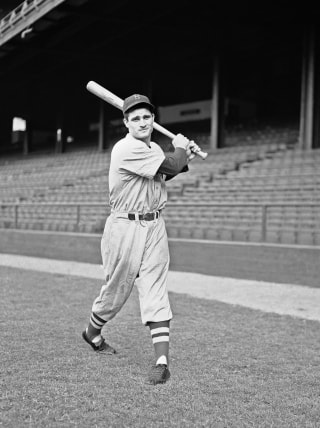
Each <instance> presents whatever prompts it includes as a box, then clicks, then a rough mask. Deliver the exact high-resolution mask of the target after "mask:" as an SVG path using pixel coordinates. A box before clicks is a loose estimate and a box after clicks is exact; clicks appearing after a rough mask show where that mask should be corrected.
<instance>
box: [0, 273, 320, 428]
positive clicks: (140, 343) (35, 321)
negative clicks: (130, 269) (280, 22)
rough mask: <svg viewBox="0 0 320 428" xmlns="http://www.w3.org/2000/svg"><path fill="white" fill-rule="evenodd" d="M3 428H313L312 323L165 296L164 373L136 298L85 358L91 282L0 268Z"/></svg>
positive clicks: (315, 370)
mask: <svg viewBox="0 0 320 428" xmlns="http://www.w3.org/2000/svg"><path fill="white" fill-rule="evenodd" d="M0 281H1V287H0V309H1V311H0V313H1V319H0V321H1V367H0V370H1V401H0V411H1V413H0V415H1V416H0V426H3V427H8V428H9V427H10V428H11V427H12V428H20V427H277V428H278V427H279V428H280V427H299V428H302V427H319V426H320V405H319V403H320V389H319V385H320V371H319V366H320V339H319V337H320V336H319V327H320V325H319V323H318V322H316V321H305V320H303V319H298V318H293V317H289V316H280V315H276V314H271V313H264V312H260V311H255V310H251V309H248V308H244V307H240V306H234V305H227V304H224V303H221V302H217V301H212V300H204V299H197V298H192V297H189V296H187V295H181V294H174V293H170V297H171V303H172V308H173V312H174V320H173V321H172V324H171V327H172V328H171V334H170V340H171V365H170V368H171V374H172V377H171V379H170V381H169V382H168V383H167V384H165V385H158V386H150V385H146V384H145V383H144V379H145V376H146V373H147V371H148V369H149V366H150V364H152V363H153V348H152V344H151V339H150V336H149V330H148V329H147V328H146V327H144V326H143V325H142V324H141V321H140V314H139V305H138V299H137V294H136V291H134V293H133V294H132V296H131V297H130V299H129V301H128V302H127V304H126V306H125V307H124V309H123V311H122V312H121V313H120V314H119V315H118V317H117V318H115V319H113V320H112V321H111V322H110V323H109V325H108V326H107V327H106V328H105V329H104V331H103V334H104V335H105V336H106V337H107V340H108V341H109V342H110V344H112V345H113V346H114V347H115V348H116V349H117V351H118V353H117V354H116V355H114V356H102V355H96V354H95V353H94V352H93V351H92V350H91V348H90V347H89V346H88V345H87V344H86V343H85V342H84V341H83V339H82V338H81V331H82V330H83V328H84V327H85V326H86V324H87V321H88V317H89V314H90V309H91V304H92V301H93V298H94V297H95V296H96V294H97V293H98V291H99V290H100V286H101V281H99V280H93V279H85V278H80V277H79V278H77V277H71V276H67V275H61V274H55V275H54V274H46V273H41V272H40V273H39V272H32V271H24V270H18V269H13V268H6V267H1V268H0Z"/></svg>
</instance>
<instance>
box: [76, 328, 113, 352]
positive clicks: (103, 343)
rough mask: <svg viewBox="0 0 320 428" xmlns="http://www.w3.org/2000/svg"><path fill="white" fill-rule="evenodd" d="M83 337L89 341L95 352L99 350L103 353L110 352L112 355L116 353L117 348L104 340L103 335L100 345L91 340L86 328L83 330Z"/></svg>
mask: <svg viewBox="0 0 320 428" xmlns="http://www.w3.org/2000/svg"><path fill="white" fill-rule="evenodd" d="M82 337H83V339H84V340H85V341H86V342H87V343H89V345H90V346H91V347H92V349H93V350H94V351H95V352H99V353H103V354H110V355H112V354H115V353H116V350H115V349H114V348H112V346H110V345H108V343H107V342H106V341H105V340H104V338H103V337H102V336H101V337H102V341H101V342H100V344H99V345H96V344H94V343H93V342H91V340H90V339H89V338H88V336H87V333H86V331H85V330H84V331H83V332H82Z"/></svg>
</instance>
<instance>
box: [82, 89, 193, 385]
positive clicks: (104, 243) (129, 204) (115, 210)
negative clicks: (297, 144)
mask: <svg viewBox="0 0 320 428" xmlns="http://www.w3.org/2000/svg"><path fill="white" fill-rule="evenodd" d="M154 112H155V108H154V106H153V105H152V104H151V102H150V100H149V98H148V97H146V96H144V95H139V94H135V95H132V96H130V97H128V98H126V99H125V100H124V104H123V115H124V119H123V121H124V124H125V126H126V127H127V129H128V133H127V135H126V136H125V137H124V138H122V139H121V140H120V141H118V142H117V143H116V144H115V145H114V147H113V149H112V152H111V161H110V170H109V197H110V206H111V213H110V216H109V217H108V218H107V221H106V224H105V228H104V232H103V236H102V238H101V255H102V262H103V269H104V275H105V278H106V283H105V284H104V285H103V286H102V287H101V291H100V294H99V296H98V297H97V298H96V299H95V300H94V302H93V305H92V312H91V316H90V320H89V324H88V327H87V328H86V330H85V331H83V333H82V337H83V339H84V340H85V341H86V342H87V343H88V344H90V345H91V347H92V348H93V349H94V351H96V352H99V353H106V354H114V353H115V352H116V351H115V350H114V349H113V347H111V346H110V345H109V344H108V343H106V341H105V339H104V338H103V337H102V335H101V329H102V327H103V326H104V325H105V324H106V323H107V322H108V321H109V320H111V319H112V318H113V317H114V316H115V315H116V314H117V313H118V312H119V311H120V309H121V308H122V307H123V305H124V304H125V302H126V300H127V299H128V297H129V296H130V293H131V291H132V288H133V286H134V284H135V285H136V286H137V289H138V295H139V303H140V311H141V320H142V323H143V324H144V325H146V326H148V327H149V329H150V333H151V338H152V342H153V345H154V351H155V364H154V365H153V366H152V368H151V370H150V372H149V374H148V377H147V382H148V383H150V384H153V385H156V384H158V383H164V382H166V381H167V380H168V379H169V377H170V371H169V326H170V320H171V319H172V312H171V308H170V302H169V298H168V291H167V276H168V269H169V259H170V257H169V248H168V239H167V233H166V228H165V222H164V219H163V216H162V210H163V209H164V207H165V205H166V202H167V193H166V185H165V181H166V180H169V179H171V178H173V177H174V176H175V175H177V174H179V173H180V172H184V171H187V170H188V162H189V161H191V160H192V159H193V158H194V156H195V155H194V153H192V152H191V148H192V149H193V150H200V149H199V147H198V146H197V145H196V144H195V143H194V142H193V141H189V140H188V139H187V138H185V137H184V136H183V135H182V134H178V135H177V136H176V138H175V139H174V140H173V145H174V147H175V150H174V151H173V152H169V153H164V152H163V151H162V149H161V148H160V147H159V145H157V144H156V143H154V142H153V141H151V134H152V131H153V122H154Z"/></svg>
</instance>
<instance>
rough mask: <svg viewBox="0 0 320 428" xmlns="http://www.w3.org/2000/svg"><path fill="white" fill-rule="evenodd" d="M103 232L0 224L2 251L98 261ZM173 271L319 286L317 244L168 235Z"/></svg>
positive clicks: (319, 263)
mask: <svg viewBox="0 0 320 428" xmlns="http://www.w3.org/2000/svg"><path fill="white" fill-rule="evenodd" d="M100 239H101V235H91V234H76V233H56V232H36V231H21V230H10V229H0V253H8V254H20V255H26V256H33V257H45V258H53V259H58V260H72V261H80V262H88V263H95V264H100V263H101V256H100ZM169 246H170V254H171V270H176V271H182V272H197V273H202V274H206V275H215V276H227V277H233V278H242V279H254V280H261V281H269V282H281V283H292V284H302V285H309V286H313V287H320V247H314V246H312V247H302V246H292V247H289V246H283V245H263V244H249V243H235V242H215V241H208V242H206V241H196V240H181V239H170V241H169Z"/></svg>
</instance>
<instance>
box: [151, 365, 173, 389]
mask: <svg viewBox="0 0 320 428" xmlns="http://www.w3.org/2000/svg"><path fill="white" fill-rule="evenodd" d="M169 377H170V371H169V369H168V367H167V365H166V364H157V365H155V366H152V367H151V370H150V372H149V375H148V378H147V381H146V382H147V383H149V384H150V385H157V384H158V383H165V382H166V381H167V380H168V379H169Z"/></svg>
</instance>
